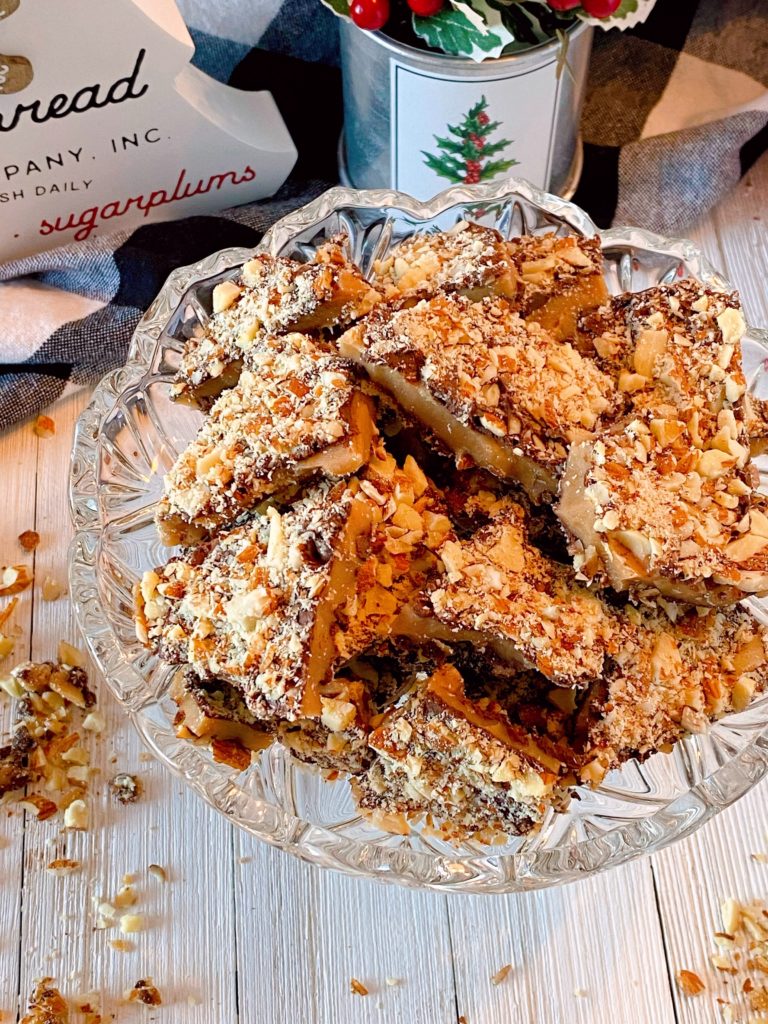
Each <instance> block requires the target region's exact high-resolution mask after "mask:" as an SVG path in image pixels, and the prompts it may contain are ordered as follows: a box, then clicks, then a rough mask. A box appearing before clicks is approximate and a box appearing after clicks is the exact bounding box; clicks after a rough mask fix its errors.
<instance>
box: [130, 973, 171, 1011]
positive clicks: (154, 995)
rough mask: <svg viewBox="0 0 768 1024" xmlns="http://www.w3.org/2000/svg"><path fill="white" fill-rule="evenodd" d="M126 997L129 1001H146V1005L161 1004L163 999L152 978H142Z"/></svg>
mask: <svg viewBox="0 0 768 1024" xmlns="http://www.w3.org/2000/svg"><path fill="white" fill-rule="evenodd" d="M125 998H126V999H127V1001H128V1002H131V1003H135V1002H139V1003H144V1005H145V1006H160V1004H161V1003H162V1001H163V1000H162V997H161V995H160V992H159V990H158V989H157V987H156V986H155V985H154V984H153V983H152V979H151V978H140V979H139V981H137V982H136V984H135V985H134V986H133V988H132V989H131V990H130V991H129V992H128V993H127V994H126V997H125Z"/></svg>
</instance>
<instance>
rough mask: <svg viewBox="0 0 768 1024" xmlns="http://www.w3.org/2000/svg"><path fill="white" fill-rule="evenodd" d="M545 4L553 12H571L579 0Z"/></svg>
mask: <svg viewBox="0 0 768 1024" xmlns="http://www.w3.org/2000/svg"><path fill="white" fill-rule="evenodd" d="M619 2H621V0H619ZM547 3H548V4H549V6H550V7H551V8H552V10H553V11H572V10H573V8H574V7H578V6H579V4H580V3H581V0H547Z"/></svg>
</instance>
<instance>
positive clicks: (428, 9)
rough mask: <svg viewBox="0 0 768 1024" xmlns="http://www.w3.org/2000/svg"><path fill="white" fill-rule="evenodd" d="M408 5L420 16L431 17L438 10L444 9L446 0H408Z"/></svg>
mask: <svg viewBox="0 0 768 1024" xmlns="http://www.w3.org/2000/svg"><path fill="white" fill-rule="evenodd" d="M408 6H409V7H410V8H411V10H412V11H413V13H414V14H418V16H419V17H420V18H430V17H431V16H432V15H433V14H437V13H438V11H442V9H443V7H444V6H445V0H408Z"/></svg>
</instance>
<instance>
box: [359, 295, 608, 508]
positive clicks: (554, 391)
mask: <svg viewBox="0 0 768 1024" xmlns="http://www.w3.org/2000/svg"><path fill="white" fill-rule="evenodd" d="M339 349H340V351H341V353H342V354H343V355H344V356H348V357H349V358H351V359H354V360H355V361H356V362H358V363H359V364H360V365H361V366H362V367H363V368H364V369H365V371H366V373H367V374H368V375H369V377H370V378H371V379H372V380H373V381H374V383H376V384H377V385H379V386H381V387H382V388H383V389H384V390H385V391H388V392H389V393H390V394H391V395H393V396H394V398H395V399H396V400H397V402H398V403H399V405H400V406H401V407H402V408H403V409H404V410H405V412H406V413H407V414H409V415H410V416H412V417H414V418H415V419H417V420H419V421H421V422H422V423H423V424H424V426H425V427H426V428H427V429H428V430H429V431H431V432H432V434H433V435H435V436H436V437H437V438H438V439H439V440H440V441H441V442H442V443H443V444H444V445H446V446H447V447H448V449H449V450H451V451H452V452H453V453H454V455H455V457H456V460H457V464H458V465H461V464H462V462H463V461H464V460H466V458H467V457H469V459H470V460H472V462H474V463H475V464H477V465H478V466H481V467H482V468H484V469H487V470H489V471H490V472H491V473H494V474H495V475H496V476H498V477H501V478H502V479H508V480H513V481H516V482H517V483H520V484H521V485H522V486H523V487H524V489H525V490H526V491H527V492H528V494H529V495H530V497H531V498H532V499H533V500H539V499H541V498H542V497H543V496H544V495H550V496H551V495H553V494H554V493H555V492H556V490H557V475H558V472H559V470H560V467H561V466H562V464H563V462H564V461H565V458H566V455H567V447H568V445H569V444H570V443H571V442H573V441H575V440H581V439H583V438H585V437H591V436H594V435H595V434H596V433H598V432H599V431H600V429H601V426H602V423H603V420H604V419H605V418H606V417H608V418H609V417H611V416H612V415H614V414H615V412H616V410H617V409H618V408H619V395H618V392H617V391H616V389H615V387H614V385H613V383H612V381H611V379H610V378H609V377H608V376H607V375H606V374H604V373H603V372H602V371H601V370H600V369H599V368H598V367H597V366H596V364H595V362H594V361H593V360H589V359H585V358H584V357H583V356H581V355H580V354H579V352H577V351H576V350H575V349H574V348H573V347H572V346H571V345H570V344H569V343H567V342H559V341H555V340H554V339H553V338H551V337H550V335H548V334H547V333H546V332H545V331H544V330H543V328H541V327H540V326H539V325H538V324H527V323H526V322H525V321H524V320H522V319H521V318H520V316H518V314H517V313H515V312H514V310H513V309H512V307H511V306H510V305H509V303H507V302H506V301H505V300H503V299H498V298H495V299H484V300H482V301H481V302H471V301H470V300H469V299H467V298H465V297H463V296H453V295H447V296H444V295H439V296H437V297H435V298H433V299H429V300H424V301H422V302H419V303H418V304H417V305H415V306H412V307H410V308H407V309H400V310H398V309H393V308H392V307H391V306H387V305H383V306H379V307H378V308H377V309H376V310H374V312H373V313H371V314H370V315H369V316H368V318H367V319H366V320H365V321H363V322H361V323H360V324H358V325H356V326H354V327H352V328H350V330H348V331H347V332H346V333H345V334H344V335H343V336H342V337H341V338H340V339H339ZM470 464H471V463H470Z"/></svg>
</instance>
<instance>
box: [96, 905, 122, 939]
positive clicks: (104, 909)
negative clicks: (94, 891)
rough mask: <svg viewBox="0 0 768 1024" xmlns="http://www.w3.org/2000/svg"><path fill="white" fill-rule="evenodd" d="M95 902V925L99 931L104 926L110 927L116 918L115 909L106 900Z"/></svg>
mask: <svg viewBox="0 0 768 1024" xmlns="http://www.w3.org/2000/svg"><path fill="white" fill-rule="evenodd" d="M94 902H95V903H96V925H95V927H96V928H97V929H99V931H101V930H103V929H104V928H111V927H112V926H113V925H114V923H115V921H116V920H117V910H115V908H114V907H113V906H112V904H111V903H107V902H106V900H95V901H94Z"/></svg>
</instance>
